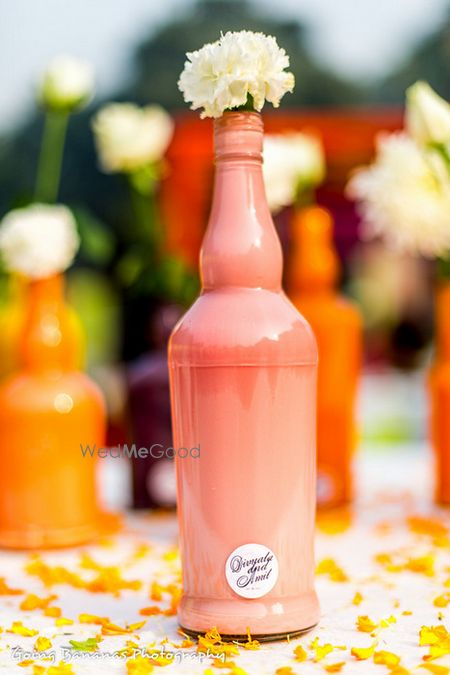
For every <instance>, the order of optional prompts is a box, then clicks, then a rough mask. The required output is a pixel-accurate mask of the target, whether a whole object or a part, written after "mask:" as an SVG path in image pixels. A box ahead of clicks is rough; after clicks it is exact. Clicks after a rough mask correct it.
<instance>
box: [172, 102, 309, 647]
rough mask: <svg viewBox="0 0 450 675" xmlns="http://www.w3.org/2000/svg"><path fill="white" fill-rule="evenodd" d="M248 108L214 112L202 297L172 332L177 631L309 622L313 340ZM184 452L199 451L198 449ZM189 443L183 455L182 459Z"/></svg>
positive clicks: (296, 626)
mask: <svg viewBox="0 0 450 675" xmlns="http://www.w3.org/2000/svg"><path fill="white" fill-rule="evenodd" d="M262 141H263V124H262V120H261V117H260V115H259V114H258V113H254V112H229V113H225V114H224V115H223V117H221V118H220V119H218V120H216V122H215V157H216V176H215V185H214V196H213V203H212V210H211V215H210V220H209V224H208V228H207V232H206V234H205V238H204V242H203V246H202V250H201V255H200V272H201V279H202V290H201V293H200V296H199V298H198V299H197V300H196V301H195V303H194V304H193V305H192V307H191V308H190V309H189V310H188V312H187V313H186V314H185V316H184V317H183V318H182V319H181V320H180V322H179V323H178V324H177V326H176V327H175V329H174V332H173V333H172V336H171V339H170V342H169V371H170V384H171V401H172V419H173V431H174V447H175V450H176V453H177V454H176V458H175V461H176V471H177V490H178V517H179V527H180V545H181V556H182V566H183V596H182V599H181V603H180V608H179V621H180V623H181V626H182V627H183V629H184V630H186V631H187V632H188V633H192V634H197V633H198V632H202V631H207V630H209V629H210V628H211V627H212V626H216V627H217V628H218V630H219V631H220V633H221V634H223V635H224V636H228V637H230V636H246V635H247V632H248V631H250V633H251V635H252V636H255V637H257V638H258V639H263V640H266V639H276V638H281V637H283V636H286V635H287V634H290V635H293V634H297V633H300V632H302V631H304V630H307V629H309V628H311V627H312V626H313V625H315V624H316V623H317V620H318V614H319V608H318V601H317V596H316V593H315V591H314V556H313V538H314V516H315V501H316V494H315V488H316V468H315V467H316V457H315V432H316V419H315V407H316V371H317V347H316V342H315V339H314V335H313V333H312V331H311V329H310V327H309V325H308V324H307V322H306V321H305V319H303V317H302V316H301V315H300V314H299V313H298V312H297V310H296V309H295V308H294V306H293V305H292V304H291V302H290V301H289V300H288V298H287V297H286V295H285V294H284V292H283V290H282V286H281V278H282V253H281V247H280V243H279V240H278V237H277V234H276V232H275V228H274V225H273V222H272V219H271V216H270V213H269V209H268V206H267V202H266V197H265V192H264V184H263V178H262V157H261V151H262ZM195 449H197V450H199V451H198V452H196V451H195ZM186 452H187V456H186Z"/></svg>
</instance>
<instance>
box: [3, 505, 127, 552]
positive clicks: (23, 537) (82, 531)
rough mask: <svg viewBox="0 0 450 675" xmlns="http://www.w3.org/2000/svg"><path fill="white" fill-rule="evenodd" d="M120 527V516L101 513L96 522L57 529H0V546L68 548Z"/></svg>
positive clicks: (14, 547)
mask: <svg viewBox="0 0 450 675" xmlns="http://www.w3.org/2000/svg"><path fill="white" fill-rule="evenodd" d="M119 529H120V518H119V517H118V516H117V515H116V514H113V513H101V514H100V516H99V518H98V520H97V522H95V523H90V524H89V525H81V526H79V527H70V528H64V529H58V530H52V529H41V528H30V529H23V530H20V529H18V530H2V529H1V528H0V548H7V549H12V550H16V551H26V550H33V549H52V548H68V547H71V546H79V545H82V544H88V543H90V542H92V541H95V539H97V538H98V537H100V536H103V535H110V534H114V533H115V532H117V531H118V530H119Z"/></svg>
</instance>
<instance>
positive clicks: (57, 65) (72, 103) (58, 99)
mask: <svg viewBox="0 0 450 675" xmlns="http://www.w3.org/2000/svg"><path fill="white" fill-rule="evenodd" d="M93 91H94V73H93V70H92V67H91V66H90V64H89V63H87V62H85V61H81V60H80V59H76V58H73V57H72V56H65V55H62V56H57V57H56V58H55V59H53V61H52V62H51V63H50V64H49V66H48V67H47V69H46V70H45V72H44V74H43V76H42V79H41V82H40V85H39V90H38V97H39V100H40V101H41V102H42V103H43V105H44V106H45V107H47V108H51V109H54V110H67V111H70V110H74V109H75V108H79V107H80V106H82V105H84V104H85V103H87V102H88V101H89V100H90V99H91V98H92V94H93Z"/></svg>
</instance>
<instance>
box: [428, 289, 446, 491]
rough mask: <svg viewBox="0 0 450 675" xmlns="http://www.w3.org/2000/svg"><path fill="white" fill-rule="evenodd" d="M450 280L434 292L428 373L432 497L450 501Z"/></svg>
mask: <svg viewBox="0 0 450 675" xmlns="http://www.w3.org/2000/svg"><path fill="white" fill-rule="evenodd" d="M449 309H450V283H449V282H446V283H443V284H442V285H441V286H440V287H439V288H438V289H437V294H436V303H435V314H436V317H435V321H436V355H435V360H434V363H433V364H432V366H431V369H430V372H429V376H428V386H429V391H430V398H431V406H430V408H431V410H430V435H431V441H432V444H433V448H434V454H435V498H436V501H437V502H438V503H440V504H450V313H449Z"/></svg>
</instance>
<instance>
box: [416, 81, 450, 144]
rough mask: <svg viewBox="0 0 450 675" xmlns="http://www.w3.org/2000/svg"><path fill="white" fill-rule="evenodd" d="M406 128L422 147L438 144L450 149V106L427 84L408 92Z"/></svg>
mask: <svg viewBox="0 0 450 675" xmlns="http://www.w3.org/2000/svg"><path fill="white" fill-rule="evenodd" d="M406 126H407V130H408V132H409V133H410V135H411V136H412V138H414V140H416V141H417V142H418V143H420V144H421V145H426V144H429V143H438V144H443V145H445V146H447V148H448V149H450V105H449V104H448V103H447V101H445V100H444V99H443V98H441V97H440V96H439V95H438V94H436V92H435V91H434V90H433V89H432V88H431V87H430V85H429V84H428V83H427V82H416V83H415V84H413V85H412V87H409V89H407V90H406Z"/></svg>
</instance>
